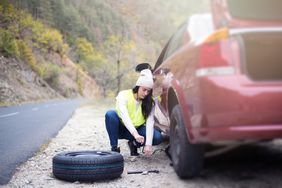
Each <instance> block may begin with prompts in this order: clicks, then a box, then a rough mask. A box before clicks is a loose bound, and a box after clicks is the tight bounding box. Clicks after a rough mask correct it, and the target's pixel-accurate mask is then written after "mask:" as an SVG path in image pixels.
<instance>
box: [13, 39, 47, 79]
mask: <svg viewBox="0 0 282 188" xmlns="http://www.w3.org/2000/svg"><path fill="white" fill-rule="evenodd" d="M18 46H19V48H20V57H21V58H22V59H23V60H24V61H25V62H26V63H27V64H28V65H29V66H30V68H31V69H32V70H33V71H34V72H35V73H36V74H37V75H38V76H39V77H41V78H42V74H43V73H42V70H41V69H40V67H39V66H38V65H37V64H36V59H35V57H34V55H33V53H32V49H31V48H30V47H29V46H28V45H27V44H26V43H25V42H24V41H23V40H19V41H18Z"/></svg>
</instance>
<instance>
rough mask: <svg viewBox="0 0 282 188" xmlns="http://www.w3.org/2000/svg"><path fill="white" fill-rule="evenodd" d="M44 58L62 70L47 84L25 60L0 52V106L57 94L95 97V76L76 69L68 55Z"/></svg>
mask: <svg viewBox="0 0 282 188" xmlns="http://www.w3.org/2000/svg"><path fill="white" fill-rule="evenodd" d="M41 58H42V57H41ZM46 58H47V59H50V61H52V62H53V63H54V64H56V65H58V66H59V67H60V68H61V70H62V72H61V73H60V74H59V75H58V81H57V82H56V85H55V86H50V85H49V84H48V83H47V82H46V81H45V80H43V79H42V78H40V77H39V76H38V75H37V74H36V73H35V72H33V71H32V70H31V68H30V67H29V66H28V65H27V64H26V63H25V62H23V61H21V60H17V59H14V58H5V57H3V56H0V106H6V105H7V106H9V105H15V104H20V103H30V102H38V101H46V100H50V99H58V98H59V99H62V98H77V97H85V98H96V97H98V96H99V95H100V91H99V87H98V85H97V84H96V82H95V80H93V79H92V78H91V77H89V76H88V75H87V74H86V73H84V72H82V71H81V70H78V69H77V67H76V65H75V64H74V63H73V62H72V61H71V60H70V59H68V58H64V59H62V58H61V57H59V56H58V55H57V54H55V55H54V54H53V55H52V56H51V55H50V57H46ZM78 77H79V79H80V80H79V84H78V82H77V79H78ZM81 94H83V96H82V95H81Z"/></svg>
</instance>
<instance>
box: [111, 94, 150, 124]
mask: <svg viewBox="0 0 282 188" xmlns="http://www.w3.org/2000/svg"><path fill="white" fill-rule="evenodd" d="M120 94H122V95H123V96H125V98H126V101H127V103H126V109H127V111H128V114H129V117H130V119H131V121H132V124H133V125H134V126H135V127H136V128H137V127H140V126H141V125H143V124H144V123H145V121H146V120H145V118H144V116H143V114H142V107H141V104H140V105H139V106H138V108H137V109H136V99H135V98H134V94H133V91H132V89H129V90H124V91H121V93H120ZM116 110H117V113H118V116H119V117H121V116H120V111H119V109H118V107H117V103H116Z"/></svg>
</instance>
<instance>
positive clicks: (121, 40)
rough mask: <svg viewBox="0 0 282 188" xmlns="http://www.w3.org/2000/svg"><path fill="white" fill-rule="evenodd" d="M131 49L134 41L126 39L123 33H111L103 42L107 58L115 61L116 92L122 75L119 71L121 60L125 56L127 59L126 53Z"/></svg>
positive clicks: (133, 46)
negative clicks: (119, 34)
mask: <svg viewBox="0 0 282 188" xmlns="http://www.w3.org/2000/svg"><path fill="white" fill-rule="evenodd" d="M133 49H135V43H134V42H133V41H128V40H127V39H126V37H125V35H121V36H118V35H112V36H110V37H109V38H108V39H107V40H106V42H105V50H106V52H107V55H108V57H109V59H111V60H112V61H113V62H116V67H117V69H116V70H117V73H116V79H117V93H118V92H119V91H120V88H121V78H122V76H123V75H124V73H122V71H121V61H125V59H126V58H127V59H128V56H126V54H128V53H130V51H132V50H133ZM130 69H132V68H130Z"/></svg>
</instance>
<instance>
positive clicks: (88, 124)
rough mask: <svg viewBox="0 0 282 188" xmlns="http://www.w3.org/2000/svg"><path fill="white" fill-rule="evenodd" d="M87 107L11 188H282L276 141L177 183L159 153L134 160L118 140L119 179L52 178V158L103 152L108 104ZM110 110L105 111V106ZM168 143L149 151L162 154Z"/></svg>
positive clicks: (211, 162)
mask: <svg viewBox="0 0 282 188" xmlns="http://www.w3.org/2000/svg"><path fill="white" fill-rule="evenodd" d="M105 104H106V103H105V102H104V101H101V102H100V104H97V103H96V104H94V105H93V104H91V105H86V106H82V107H81V108H79V109H77V110H76V112H75V114H74V115H73V117H72V118H71V119H70V120H69V121H68V123H67V124H66V126H65V127H64V128H63V129H62V130H61V131H60V132H59V133H58V135H57V137H56V138H54V139H52V140H51V141H50V142H49V143H48V144H46V145H45V147H42V148H41V150H40V151H39V152H38V153H37V154H36V155H35V156H34V157H32V158H31V159H29V160H28V161H27V162H26V163H25V164H23V165H22V166H20V167H19V168H18V169H17V171H16V173H15V175H14V176H13V178H12V180H11V181H10V183H9V184H8V185H6V186H4V187H5V188H8V187H9V188H10V187H21V188H22V187H26V188H32V187H36V188H39V187H44V188H45V187H46V188H47V187H56V188H60V187H68V188H72V187H76V188H77V187H99V188H100V187H128V188H129V187H130V188H131V187H155V188H158V187H164V188H167V187H169V188H170V187H171V188H175V187H177V188H182V187H183V188H189V187H191V188H203V187H208V188H222V187H228V188H229V187H232V188H245V187H256V188H265V187H273V188H274V187H275V188H277V187H281V185H282V180H281V175H282V168H281V167H282V166H281V161H282V149H281V148H282V147H281V146H282V143H281V140H276V141H273V142H269V143H266V144H258V145H251V146H246V147H242V148H240V149H238V150H235V151H232V152H230V153H229V154H227V155H223V156H220V157H214V158H210V159H207V160H206V165H205V168H204V170H203V173H202V176H201V177H199V178H195V179H191V180H181V179H179V178H178V177H177V175H176V174H175V172H174V170H173V167H171V166H170V165H169V164H170V160H169V159H168V157H167V156H166V154H165V153H164V152H163V151H160V150H158V151H157V152H155V154H154V155H153V156H152V157H151V158H146V157H144V156H140V157H137V158H133V157H131V156H130V155H129V150H128V148H127V145H126V141H125V140H121V141H120V147H121V154H122V155H123V156H124V160H125V168H124V172H123V174H122V175H121V177H120V178H117V179H114V180H111V181H99V182H92V183H89V182H88V183H85V182H74V183H72V182H66V181H62V180H58V179H56V178H55V177H54V176H53V174H52V157H53V156H55V155H56V154H57V153H59V152H63V151H79V150H108V149H109V141H108V135H107V133H106V129H105V123H104V114H105V112H106V110H107V109H109V108H111V106H112V105H105ZM109 106H110V107H109ZM166 145H167V142H164V143H162V144H161V145H159V146H157V147H154V149H164V148H165V146H166ZM154 169H157V170H159V171H160V173H159V174H148V175H140V174H137V175H131V174H127V171H128V170H154Z"/></svg>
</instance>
